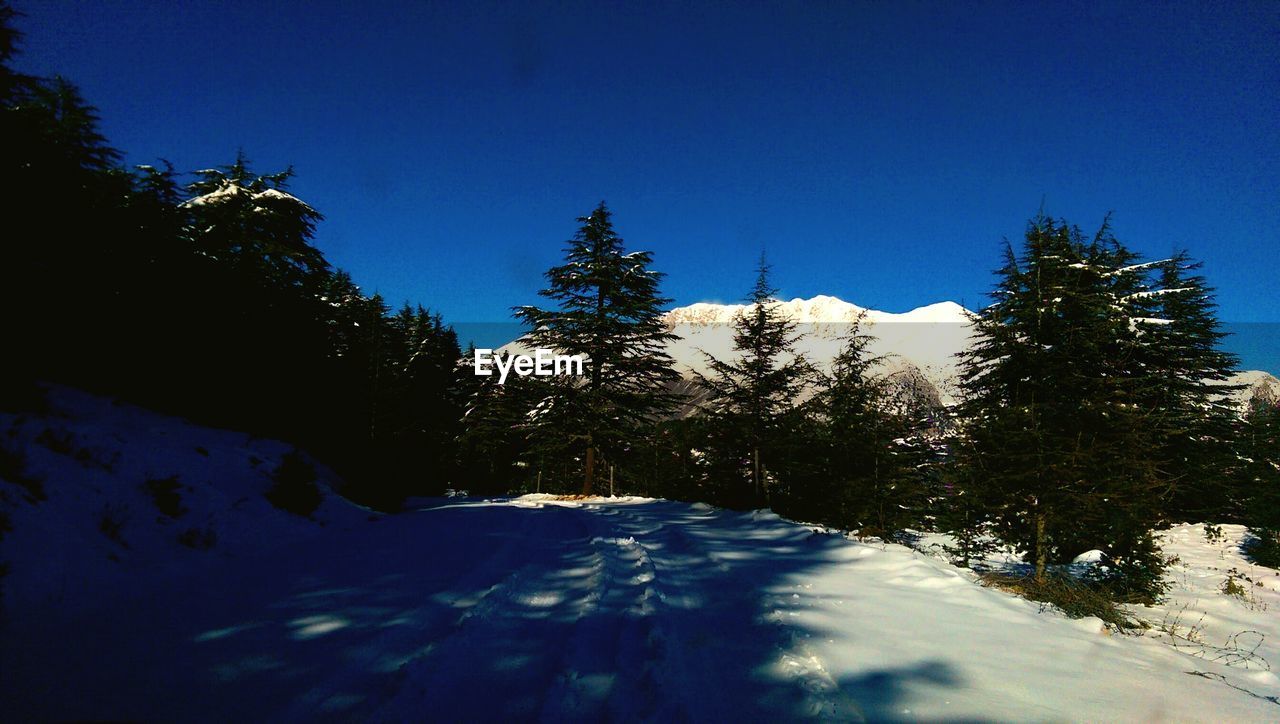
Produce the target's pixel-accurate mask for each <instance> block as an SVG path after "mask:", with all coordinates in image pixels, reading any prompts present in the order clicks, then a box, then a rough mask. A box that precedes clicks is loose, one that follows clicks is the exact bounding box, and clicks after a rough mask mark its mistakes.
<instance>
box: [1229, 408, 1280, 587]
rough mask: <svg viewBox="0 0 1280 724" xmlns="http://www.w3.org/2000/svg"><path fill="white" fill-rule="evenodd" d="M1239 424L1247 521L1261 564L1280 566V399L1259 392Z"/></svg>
mask: <svg viewBox="0 0 1280 724" xmlns="http://www.w3.org/2000/svg"><path fill="white" fill-rule="evenodd" d="M1238 427H1239V430H1240V432H1239V434H1238V440H1239V448H1240V452H1241V458H1242V462H1243V466H1242V468H1243V469H1242V473H1243V474H1242V478H1243V480H1242V486H1241V489H1242V491H1243V493H1244V495H1243V503H1244V520H1245V522H1246V523H1247V524H1248V526H1249V530H1250V532H1252V533H1253V535H1254V537H1255V539H1256V540H1255V541H1254V542H1253V545H1252V547H1251V550H1250V554H1251V556H1252V557H1253V559H1254V561H1256V562H1257V563H1259V564H1261V565H1264V566H1270V567H1272V568H1280V399H1277V398H1276V397H1274V396H1272V395H1270V394H1255V395H1254V397H1253V399H1252V400H1251V401H1250V405H1249V411H1248V413H1247V414H1246V415H1245V418H1244V420H1243V421H1241V422H1240V423H1239V425H1238Z"/></svg>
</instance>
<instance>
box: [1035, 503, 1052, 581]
mask: <svg viewBox="0 0 1280 724" xmlns="http://www.w3.org/2000/svg"><path fill="white" fill-rule="evenodd" d="M1044 519H1045V514H1044V511H1043V510H1040V509H1039V507H1037V508H1036V582H1037V583H1044V572H1045V568H1047V567H1048V563H1049V545H1048V540H1047V537H1046V535H1045V531H1044V527H1045V520H1044Z"/></svg>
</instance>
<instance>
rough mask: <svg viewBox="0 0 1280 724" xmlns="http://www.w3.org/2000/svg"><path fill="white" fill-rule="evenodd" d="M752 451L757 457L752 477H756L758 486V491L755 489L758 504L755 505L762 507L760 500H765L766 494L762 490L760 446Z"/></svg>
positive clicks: (755, 480)
mask: <svg viewBox="0 0 1280 724" xmlns="http://www.w3.org/2000/svg"><path fill="white" fill-rule="evenodd" d="M752 452H753V453H754V455H753V457H754V459H755V472H754V473H753V475H752V477H753V478H754V482H755V486H756V491H755V493H756V505H755V507H757V508H759V507H760V501H762V500H764V494H763V492H762V491H761V490H760V448H758V447H757V448H756V449H755V450H754V451H752Z"/></svg>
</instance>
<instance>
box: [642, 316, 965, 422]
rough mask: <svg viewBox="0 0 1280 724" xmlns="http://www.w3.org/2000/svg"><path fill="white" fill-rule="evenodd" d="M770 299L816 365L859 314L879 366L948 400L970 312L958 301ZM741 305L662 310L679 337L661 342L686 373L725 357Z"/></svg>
mask: <svg viewBox="0 0 1280 724" xmlns="http://www.w3.org/2000/svg"><path fill="white" fill-rule="evenodd" d="M772 306H773V307H774V308H776V309H779V310H780V311H781V312H782V313H783V314H784V315H785V316H787V317H788V318H790V319H792V320H794V321H795V322H796V325H797V327H796V331H797V332H799V333H800V334H801V335H802V336H801V339H800V343H799V344H798V345H797V351H799V352H801V353H802V354H804V356H805V357H807V358H808V359H809V360H810V361H811V362H813V363H814V364H816V365H818V366H819V367H820V368H826V367H827V366H829V365H830V363H831V361H832V360H833V359H834V358H835V356H836V355H837V354H838V353H839V351H840V349H841V347H842V346H843V344H844V338H845V337H846V336H847V335H848V334H849V332H850V331H851V330H852V325H853V324H854V323H855V322H859V321H860V330H861V332H862V333H863V334H867V335H870V336H872V337H874V341H873V342H872V343H871V346H870V352H871V354H873V355H875V356H878V357H882V358H883V361H882V362H881V365H880V366H881V369H882V370H884V371H885V372H895V373H904V374H908V375H910V376H912V377H922V378H923V379H924V380H926V381H927V382H928V383H929V384H930V385H931V386H932V387H934V388H935V389H936V390H937V392H938V394H939V397H940V398H941V400H942V401H943V402H947V403H950V402H953V401H954V400H955V390H954V387H955V378H956V372H957V369H956V364H957V360H956V357H955V355H956V353H958V352H960V351H961V350H963V349H965V347H966V346H967V345H968V344H969V336H970V332H971V323H970V320H969V314H970V313H969V311H968V310H966V309H965V308H964V307H962V306H960V305H959V304H956V303H955V302H939V303H937V304H930V305H928V306H924V307H919V308H917V309H913V310H911V311H909V312H902V313H894V312H882V311H880V310H877V309H868V308H866V307H860V306H858V305H856V304H851V303H849V302H846V301H844V300H841V299H838V298H836V297H831V296H826V295H819V296H816V297H813V298H812V299H792V300H791V301H789V302H787V301H778V302H774V303H773V305H772ZM747 308H748V305H745V304H709V303H705V302H704V303H698V304H691V305H689V306H687V307H678V308H676V309H673V310H671V311H670V312H667V315H666V321H667V324H668V326H669V327H670V328H671V331H672V332H674V333H675V334H677V335H679V336H680V339H679V340H678V341H676V342H673V343H672V345H671V346H670V348H669V349H668V352H669V353H670V354H671V356H672V357H673V358H674V359H675V360H676V366H677V367H678V368H680V369H681V371H683V372H685V373H686V374H689V375H692V373H693V372H694V371H697V372H706V369H707V358H706V355H707V354H710V355H713V356H715V357H717V358H720V359H726V358H730V357H732V355H733V320H734V318H735V317H737V316H738V315H739V314H741V313H742V312H743V311H745V310H746V309H747ZM704 353H705V354H704Z"/></svg>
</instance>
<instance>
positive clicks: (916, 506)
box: [806, 320, 924, 538]
mask: <svg viewBox="0 0 1280 724" xmlns="http://www.w3.org/2000/svg"><path fill="white" fill-rule="evenodd" d="M873 341H874V338H873V337H871V336H869V335H866V334H863V333H862V332H861V320H857V321H855V322H854V323H853V325H852V328H851V330H850V332H849V334H848V335H847V337H846V339H845V343H844V347H843V348H842V349H841V351H840V353H839V354H837V355H836V358H835V360H834V361H833V362H832V367H831V371H830V374H828V375H825V376H824V380H823V383H824V384H823V386H822V389H821V391H820V392H819V394H818V395H817V397H816V398H815V400H814V402H815V408H816V412H817V415H818V419H819V425H820V429H821V431H822V435H821V439H822V445H821V453H822V461H823V463H824V464H823V465H822V466H821V469H820V470H819V471H818V475H819V476H820V477H817V479H816V480H814V481H813V482H812V484H814V485H815V486H816V487H817V490H815V491H813V492H814V493H818V495H816V496H813V497H815V500H813V501H812V504H811V506H810V507H811V511H812V512H810V513H809V515H808V516H807V517H806V519H808V520H819V521H822V522H829V523H834V524H836V525H839V526H841V527H845V528H855V529H857V530H858V531H860V532H861V533H862V534H864V535H877V536H881V537H883V538H889V537H892V536H893V535H894V534H896V533H897V532H898V531H900V530H902V529H904V528H906V527H908V526H910V525H911V524H912V523H914V522H916V521H915V520H914V519H913V516H915V515H916V514H918V513H919V511H920V508H921V507H922V503H923V496H924V490H923V486H922V485H921V483H922V479H921V478H920V477H919V476H918V475H916V474H915V471H914V470H913V468H912V463H913V462H915V458H916V457H918V455H916V454H915V453H916V452H918V451H916V450H915V449H914V446H913V443H912V442H909V441H908V439H907V438H908V436H910V435H911V428H912V425H911V420H910V417H909V414H908V412H907V411H908V410H909V409H910V406H909V405H907V404H906V401H905V400H898V399H896V394H895V393H897V392H900V391H901V390H899V389H898V388H897V386H896V385H894V384H893V381H894V380H893V376H892V375H877V374H876V373H875V372H874V368H875V367H876V366H877V365H879V364H881V363H882V362H883V361H884V360H883V358H880V357H873V356H871V354H870V352H869V349H868V348H869V345H870V344H871V343H872V342H873ZM894 408H897V409H894ZM917 443H918V441H917Z"/></svg>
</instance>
